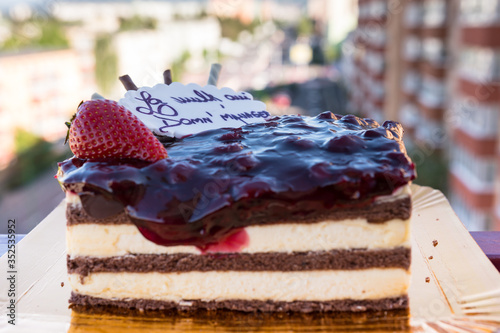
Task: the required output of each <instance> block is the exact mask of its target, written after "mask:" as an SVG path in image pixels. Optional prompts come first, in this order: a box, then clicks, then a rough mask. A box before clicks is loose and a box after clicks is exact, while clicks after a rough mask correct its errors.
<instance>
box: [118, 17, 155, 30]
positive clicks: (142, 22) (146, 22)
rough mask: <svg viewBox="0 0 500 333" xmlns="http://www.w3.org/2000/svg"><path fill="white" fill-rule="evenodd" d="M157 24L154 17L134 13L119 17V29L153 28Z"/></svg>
mask: <svg viewBox="0 0 500 333" xmlns="http://www.w3.org/2000/svg"><path fill="white" fill-rule="evenodd" d="M157 26H158V21H157V20H156V19H155V18H154V17H143V16H139V15H134V16H132V17H129V18H124V17H121V18H120V28H119V30H120V31H129V30H144V29H146V30H155V29H156V27H157Z"/></svg>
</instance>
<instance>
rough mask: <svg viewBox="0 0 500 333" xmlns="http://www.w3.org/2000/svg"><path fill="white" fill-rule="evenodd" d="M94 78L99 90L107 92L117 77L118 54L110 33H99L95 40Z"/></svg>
mask: <svg viewBox="0 0 500 333" xmlns="http://www.w3.org/2000/svg"><path fill="white" fill-rule="evenodd" d="M94 54H95V78H96V82H97V85H98V86H99V89H100V91H102V93H103V94H108V93H109V92H110V91H111V89H112V88H113V86H114V85H115V83H116V78H117V77H118V55H117V54H116V51H115V48H114V45H113V36H112V35H109V34H107V35H101V36H99V37H97V38H96V42H95V52H94Z"/></svg>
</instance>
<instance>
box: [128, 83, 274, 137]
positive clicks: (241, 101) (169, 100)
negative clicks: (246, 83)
mask: <svg viewBox="0 0 500 333" xmlns="http://www.w3.org/2000/svg"><path fill="white" fill-rule="evenodd" d="M119 104H121V105H123V106H124V107H126V108H127V109H128V110H130V111H131V112H132V113H134V114H135V115H136V116H137V117H138V118H139V119H140V120H141V121H142V122H144V124H146V126H147V127H149V128H150V129H151V130H152V131H154V132H155V133H158V134H162V135H167V136H170V137H177V138H182V137H184V136H186V135H191V134H195V133H199V132H202V131H206V130H210V129H216V128H223V127H230V128H238V127H241V126H244V125H246V124H252V123H258V122H263V121H264V120H265V119H266V118H268V117H269V116H270V115H269V113H268V112H267V111H266V105H265V104H264V103H263V102H260V101H254V100H253V97H252V95H251V94H249V93H247V92H244V91H243V92H235V91H234V90H232V89H230V88H221V89H219V88H217V87H216V86H213V85H207V86H204V87H201V86H200V85H198V84H194V83H190V84H188V85H183V84H181V83H179V82H173V83H172V84H170V85H166V84H163V83H161V84H157V85H155V86H154V87H141V88H139V89H138V90H129V91H127V93H126V94H125V97H124V98H122V99H120V101H119Z"/></svg>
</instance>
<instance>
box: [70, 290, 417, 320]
mask: <svg viewBox="0 0 500 333" xmlns="http://www.w3.org/2000/svg"><path fill="white" fill-rule="evenodd" d="M69 302H70V304H71V305H70V307H71V308H72V309H73V310H76V311H79V312H85V311H86V310H91V311H92V312H96V311H98V312H103V313H113V314H122V315H128V314H130V313H134V312H135V313H137V312H140V313H144V312H159V313H161V312H169V311H172V310H177V311H198V310H211V311H213V310H233V311H242V312H303V313H310V312H337V311H340V312H344V311H349V312H362V311H384V310H400V309H407V308H408V307H409V302H408V297H407V296H401V297H393V298H382V299H376V300H352V299H342V300H332V301H294V302H282V301H279V302H275V301H272V300H268V301H259V300H223V301H202V300H185V301H182V302H180V303H176V302H170V301H158V300H151V299H127V300H122V299H113V300H111V299H104V298H98V297H92V296H87V295H81V294H77V293H75V292H72V294H71V298H70V300H69Z"/></svg>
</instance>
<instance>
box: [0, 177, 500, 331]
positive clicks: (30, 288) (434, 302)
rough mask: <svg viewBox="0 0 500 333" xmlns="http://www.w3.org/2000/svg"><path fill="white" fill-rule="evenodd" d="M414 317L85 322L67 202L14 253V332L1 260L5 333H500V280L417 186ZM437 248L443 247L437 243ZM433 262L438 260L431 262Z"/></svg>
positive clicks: (226, 316)
mask: <svg viewBox="0 0 500 333" xmlns="http://www.w3.org/2000/svg"><path fill="white" fill-rule="evenodd" d="M412 190H413V214H412V245H413V250H412V261H413V264H412V281H411V287H410V292H409V294H410V295H409V296H410V313H409V314H408V313H376V314H373V313H368V314H366V313H365V314H357V315H353V316H350V315H348V316H342V317H339V316H334V315H332V314H310V315H302V314H280V315H266V314H242V313H234V312H230V311H228V312H220V313H217V314H211V313H206V312H205V313H199V314H194V315H186V314H184V315H171V316H167V317H165V318H161V319H158V318H157V319H153V318H137V317H135V318H125V317H117V316H103V315H83V314H77V313H74V312H72V311H71V310H70V309H68V298H69V295H70V286H69V283H68V279H67V274H66V250H65V206H64V202H62V203H61V204H60V205H59V206H58V207H57V208H56V209H55V210H54V211H53V212H52V213H51V214H50V215H49V216H48V217H47V218H46V219H45V220H43V221H42V222H41V223H40V224H39V225H38V226H37V227H36V228H35V229H34V230H33V231H32V232H31V233H29V234H28V235H27V236H26V237H25V238H24V239H23V240H22V242H20V244H19V245H18V246H17V249H16V256H17V258H16V260H17V262H16V265H17V267H16V271H17V277H16V278H17V281H16V283H17V286H16V291H17V303H16V326H12V325H10V324H8V323H7V320H8V319H9V318H8V317H7V313H6V310H7V304H8V302H9V301H10V299H9V298H8V296H7V292H6V290H7V289H8V283H9V282H8V281H7V279H6V277H5V275H6V272H7V271H8V268H7V256H6V255H4V256H2V257H1V258H0V268H1V270H2V271H3V272H4V274H2V276H3V277H2V278H1V279H0V292H1V294H0V312H1V313H0V332H11V331H12V332H75V333H76V332H78V333H80V332H82V333H83V332H173V331H175V332H195V331H196V332H211V331H219V332H237V331H250V332H283V331H286V332H306V331H307V332H331V331H335V332H365V331H366V332H388V331H390V332H399V331H401V332H494V331H496V330H498V329H500V274H499V273H498V271H497V270H496V269H495V268H494V266H493V265H492V264H491V262H490V261H489V260H488V258H487V257H486V256H485V255H484V253H483V252H482V251H481V249H480V248H479V246H478V245H477V244H476V243H475V242H474V240H473V239H472V237H471V236H470V234H469V233H468V231H467V230H466V229H465V227H464V226H463V225H462V223H461V222H460V220H459V219H458V218H457V216H456V215H455V213H454V212H453V210H452V209H451V207H450V205H449V203H448V201H447V200H446V198H445V197H444V196H443V194H442V193H440V192H439V191H436V190H433V189H431V188H428V187H420V186H417V185H412ZM435 241H437V245H436V242H435ZM431 256H432V259H430V257H431Z"/></svg>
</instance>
